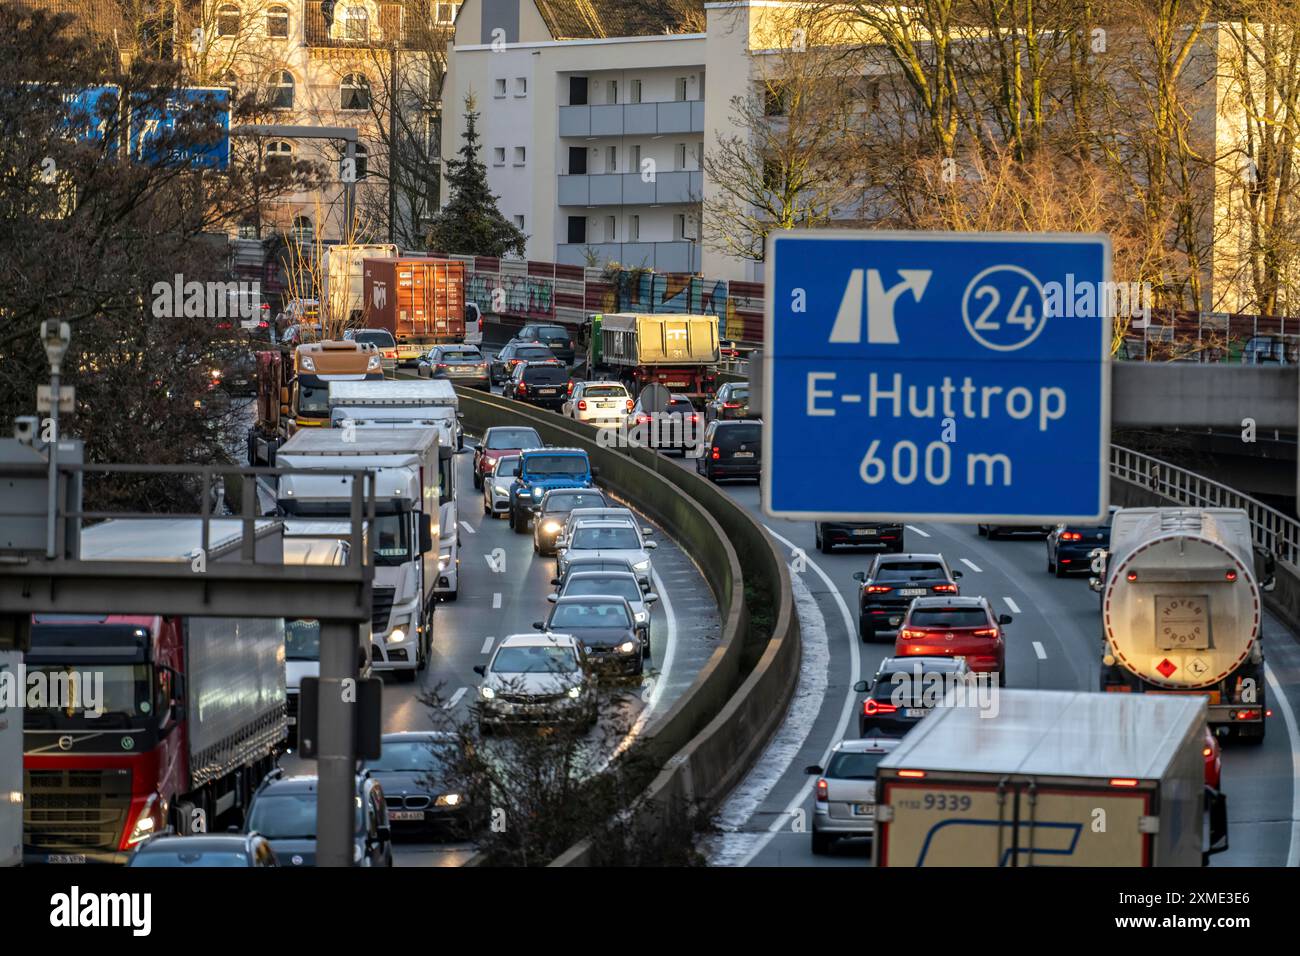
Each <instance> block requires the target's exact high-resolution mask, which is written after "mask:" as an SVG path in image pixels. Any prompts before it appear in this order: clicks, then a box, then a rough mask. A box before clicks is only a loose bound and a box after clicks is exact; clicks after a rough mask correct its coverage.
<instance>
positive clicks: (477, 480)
mask: <svg viewBox="0 0 1300 956" xmlns="http://www.w3.org/2000/svg"><path fill="white" fill-rule="evenodd" d="M474 488H475V490H476V491H482V490H483V476H482V475H480V474H479V473H478V469H477V468H475V469H474Z"/></svg>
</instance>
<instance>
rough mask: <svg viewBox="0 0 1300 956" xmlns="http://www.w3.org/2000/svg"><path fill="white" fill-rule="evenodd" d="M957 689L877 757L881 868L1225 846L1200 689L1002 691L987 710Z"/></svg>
mask: <svg viewBox="0 0 1300 956" xmlns="http://www.w3.org/2000/svg"><path fill="white" fill-rule="evenodd" d="M960 694H961V688H953V689H950V690H949V691H948V693H947V695H946V696H945V697H944V702H943V705H942V706H940V707H937V708H936V709H935V710H934V711H933V712H932V713H931V714H930V715H929V716H928V717H926V718H925V720H923V721H921V722H920V723H919V724H918V725H917V726H916V728H914V729H913V730H912V731H911V732H909V733H908V735H907V736H906V737H904V738H903V742H902V743H901V744H899V745H898V747H897V748H896V749H895V750H894V751H893V752H892V753H890V754H889V755H888V756H886V757H885V758H884V759H883V760H881V761H880V763H879V764H878V765H877V767H876V802H875V805H874V808H873V809H874V812H875V814H876V838H875V848H874V853H875V861H876V865H877V866H1201V865H1204V864H1205V863H1206V862H1208V857H1209V856H1210V854H1213V853H1218V852H1221V851H1223V850H1226V849H1227V848H1228V818H1227V802H1226V800H1225V799H1224V797H1223V795H1222V794H1221V793H1219V792H1218V791H1215V790H1213V789H1211V788H1209V787H1208V786H1206V784H1205V776H1204V775H1205V766H1204V757H1203V756H1202V750H1203V748H1204V746H1205V716H1206V714H1205V701H1204V699H1203V698H1200V697H1154V696H1146V697H1132V696H1129V697H1121V696H1118V695H1115V694H1099V693H1088V692H1081V691H1038V690H1004V691H1000V692H999V693H998V696H997V708H996V711H995V712H993V713H989V712H986V710H984V709H981V708H980V707H974V706H966V705H964V704H963V702H962V700H961V698H960V696H959V695H960ZM864 806H870V805H864ZM1207 818H1208V824H1209V827H1208V831H1209V841H1208V846H1207V845H1206V839H1205V828H1206V822H1207Z"/></svg>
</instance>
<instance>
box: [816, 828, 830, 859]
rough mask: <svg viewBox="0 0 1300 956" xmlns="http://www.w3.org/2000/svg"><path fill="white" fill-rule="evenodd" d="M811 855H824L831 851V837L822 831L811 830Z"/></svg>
mask: <svg viewBox="0 0 1300 956" xmlns="http://www.w3.org/2000/svg"><path fill="white" fill-rule="evenodd" d="M812 851H813V856H825V855H826V854H827V853H829V852H831V838H830V837H829V836H827V835H826V834H824V833H818V832H817V831H816V830H814V831H813V835H812Z"/></svg>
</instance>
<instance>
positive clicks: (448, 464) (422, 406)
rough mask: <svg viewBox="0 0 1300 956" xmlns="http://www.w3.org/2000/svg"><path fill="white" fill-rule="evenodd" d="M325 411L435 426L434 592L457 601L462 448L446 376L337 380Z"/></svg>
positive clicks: (381, 424)
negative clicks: (436, 511)
mask: <svg viewBox="0 0 1300 956" xmlns="http://www.w3.org/2000/svg"><path fill="white" fill-rule="evenodd" d="M330 414H331V416H332V418H333V422H334V425H335V427H343V428H347V427H352V428H406V429H410V428H434V429H437V432H438V473H439V474H438V488H439V492H438V494H439V501H440V506H439V521H438V527H439V530H440V532H441V537H440V538H439V539H438V579H437V582H436V583H435V585H434V593H435V594H437V596H438V597H439V598H440V599H441V600H444V601H454V600H456V597H457V596H458V595H459V593H460V584H459V572H460V515H459V514H458V513H457V506H456V466H455V454H456V452H457V451H459V450H461V449H462V448H464V447H465V435H464V432H463V430H462V428H461V422H460V400H459V399H458V398H457V397H456V389H455V388H453V387H452V384H451V382H449V381H447V380H446V379H414V380H402V381H387V382H340V383H339V384H337V385H334V386H332V387H331V389H330Z"/></svg>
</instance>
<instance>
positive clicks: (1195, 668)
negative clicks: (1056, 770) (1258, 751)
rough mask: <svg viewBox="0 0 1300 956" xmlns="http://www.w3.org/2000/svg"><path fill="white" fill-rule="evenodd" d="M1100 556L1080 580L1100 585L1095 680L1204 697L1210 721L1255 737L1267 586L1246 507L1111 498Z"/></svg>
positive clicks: (1259, 734) (1267, 569)
mask: <svg viewBox="0 0 1300 956" xmlns="http://www.w3.org/2000/svg"><path fill="white" fill-rule="evenodd" d="M1100 557H1102V559H1103V562H1104V573H1103V574H1102V575H1100V576H1099V577H1096V578H1093V579H1092V580H1091V582H1090V583H1091V585H1092V587H1093V589H1094V590H1097V591H1099V592H1100V593H1101V626H1102V666H1101V689H1102V690H1103V691H1108V692H1110V693H1127V694H1140V693H1149V694H1150V693H1158V694H1193V695H1196V696H1198V697H1204V698H1205V699H1206V701H1207V703H1208V705H1209V721H1210V725H1211V726H1212V727H1214V728H1215V729H1217V730H1219V731H1220V732H1223V733H1226V732H1232V733H1234V734H1235V735H1236V736H1238V737H1240V738H1242V739H1245V740H1252V741H1259V740H1262V739H1263V737H1264V717H1265V715H1266V713H1267V711H1266V705H1265V700H1264V683H1265V681H1264V646H1263V635H1262V634H1261V632H1260V612H1261V610H1262V601H1261V596H1260V592H1261V591H1265V590H1271V589H1272V587H1273V579H1272V578H1273V560H1272V558H1271V556H1269V555H1266V554H1261V555H1259V561H1258V562H1257V561H1256V557H1257V556H1256V553H1255V550H1254V548H1253V545H1252V541H1251V530H1250V519H1249V518H1248V517H1247V515H1246V512H1245V511H1242V510H1240V509H1235V508H1201V509H1185V508H1121V509H1120V510H1118V511H1116V512H1115V516H1114V519H1113V521H1112V523H1111V532H1110V549H1109V552H1108V553H1104V554H1103V555H1101V556H1100ZM1257 563H1258V565H1259V570H1258V571H1257V569H1256V565H1257Z"/></svg>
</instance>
